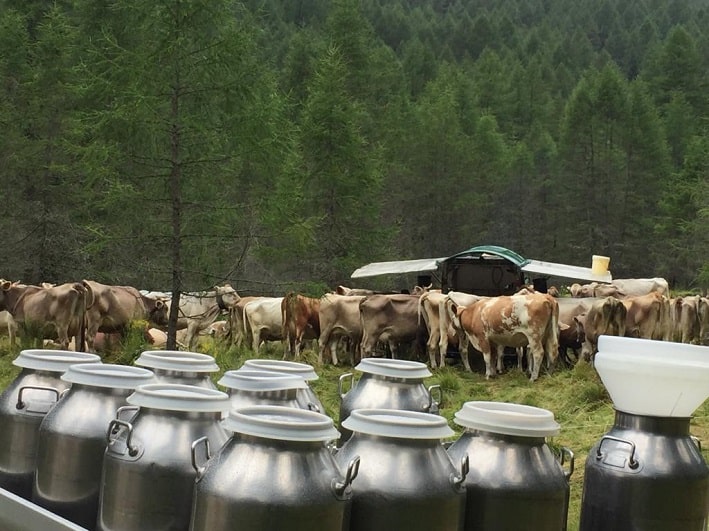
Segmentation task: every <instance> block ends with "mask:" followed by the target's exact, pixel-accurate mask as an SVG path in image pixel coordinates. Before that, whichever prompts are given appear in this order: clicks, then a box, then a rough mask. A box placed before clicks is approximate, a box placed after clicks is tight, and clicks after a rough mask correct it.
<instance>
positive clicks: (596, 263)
mask: <svg viewBox="0 0 709 531" xmlns="http://www.w3.org/2000/svg"><path fill="white" fill-rule="evenodd" d="M610 263H611V259H610V257H609V256H600V255H597V254H594V255H593V259H592V262H591V273H593V274H594V275H605V274H606V273H607V272H608V265H609V264H610Z"/></svg>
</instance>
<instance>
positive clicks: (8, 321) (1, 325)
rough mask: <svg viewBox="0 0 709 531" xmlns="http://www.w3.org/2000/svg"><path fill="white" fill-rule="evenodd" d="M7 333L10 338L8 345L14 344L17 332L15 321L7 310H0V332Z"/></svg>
mask: <svg viewBox="0 0 709 531" xmlns="http://www.w3.org/2000/svg"><path fill="white" fill-rule="evenodd" d="M5 333H7V337H8V338H9V340H10V346H14V345H15V335H16V334H17V323H16V322H15V319H14V318H13V317H12V314H11V313H10V312H8V311H7V310H3V311H1V312H0V334H5Z"/></svg>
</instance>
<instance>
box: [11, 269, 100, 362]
mask: <svg viewBox="0 0 709 531" xmlns="http://www.w3.org/2000/svg"><path fill="white" fill-rule="evenodd" d="M86 296H87V293H86V288H85V287H84V285H83V284H81V283H79V282H75V283H68V284H61V285H59V286H52V287H49V288H44V287H40V286H27V285H24V284H19V283H17V282H15V283H13V282H9V281H7V280H5V281H1V282H0V310H7V311H8V312H10V314H11V315H12V317H13V318H14V319H15V321H16V322H17V324H18V327H20V328H21V329H22V330H23V332H25V333H31V332H35V331H36V332H37V333H39V334H40V336H41V337H42V338H43V339H54V338H55V337H56V339H57V341H58V343H59V346H60V348H62V349H65V350H66V349H68V348H69V342H70V340H71V338H72V337H73V336H81V335H83V334H82V332H83V330H84V327H83V323H84V317H85V310H86ZM80 341H81V342H83V338H80Z"/></svg>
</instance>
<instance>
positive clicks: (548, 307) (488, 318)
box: [452, 293, 559, 381]
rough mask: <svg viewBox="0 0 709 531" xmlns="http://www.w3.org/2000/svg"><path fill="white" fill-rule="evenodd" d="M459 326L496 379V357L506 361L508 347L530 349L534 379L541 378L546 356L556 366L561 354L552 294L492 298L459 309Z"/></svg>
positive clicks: (457, 316)
mask: <svg viewBox="0 0 709 531" xmlns="http://www.w3.org/2000/svg"><path fill="white" fill-rule="evenodd" d="M452 309H453V310H455V319H456V320H457V323H456V324H457V326H459V327H460V328H462V329H463V331H464V332H465V335H466V336H467V338H468V340H469V341H470V343H471V344H472V345H473V347H475V348H476V349H477V350H479V351H480V352H482V355H483V358H484V359H485V377H486V378H490V377H492V376H495V373H496V371H495V365H496V364H495V363H494V361H495V359H494V358H495V357H496V358H497V360H498V363H499V360H501V359H502V355H503V351H504V348H505V347H514V348H519V347H528V349H529V353H530V355H531V357H532V366H531V367H530V373H531V376H530V380H531V381H534V380H536V379H537V378H538V377H539V370H540V368H541V364H542V361H543V360H544V354H545V353H546V355H547V356H548V359H549V365H552V364H553V363H554V362H555V361H556V358H557V356H558V354H559V339H558V338H559V324H558V322H559V305H558V304H557V302H556V299H555V298H554V297H552V296H551V295H548V294H541V293H533V294H531V295H512V296H502V297H490V298H488V299H482V300H480V301H478V302H474V303H473V304H471V305H469V306H466V307H461V308H457V307H456V306H455V305H453V307H452Z"/></svg>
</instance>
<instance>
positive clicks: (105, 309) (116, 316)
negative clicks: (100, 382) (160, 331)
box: [84, 280, 167, 352]
mask: <svg viewBox="0 0 709 531" xmlns="http://www.w3.org/2000/svg"><path fill="white" fill-rule="evenodd" d="M84 286H86V288H87V290H88V293H89V296H88V301H89V302H88V303H87V308H86V343H87V350H88V351H89V352H95V351H96V346H95V345H94V340H95V338H96V334H97V333H98V332H103V333H113V332H117V333H120V334H124V333H125V332H126V331H127V329H128V326H129V325H130V322H131V321H134V320H143V321H147V322H148V323H149V324H153V325H154V326H158V327H160V326H167V304H166V303H165V301H162V300H158V299H154V298H151V297H147V296H145V295H143V294H141V293H140V291H138V290H137V289H136V288H133V287H131V286H109V285H106V284H101V283H99V282H95V281H93V280H84Z"/></svg>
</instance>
